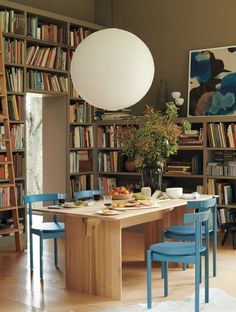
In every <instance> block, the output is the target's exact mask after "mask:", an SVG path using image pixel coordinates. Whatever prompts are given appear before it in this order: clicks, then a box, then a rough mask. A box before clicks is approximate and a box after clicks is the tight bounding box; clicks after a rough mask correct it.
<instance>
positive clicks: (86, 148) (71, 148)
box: [70, 147, 93, 151]
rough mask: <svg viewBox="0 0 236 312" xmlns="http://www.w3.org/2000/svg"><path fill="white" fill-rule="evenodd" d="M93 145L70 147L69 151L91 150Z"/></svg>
mask: <svg viewBox="0 0 236 312" xmlns="http://www.w3.org/2000/svg"><path fill="white" fill-rule="evenodd" d="M91 150H93V147H70V151H91Z"/></svg>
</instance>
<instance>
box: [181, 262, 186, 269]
mask: <svg viewBox="0 0 236 312" xmlns="http://www.w3.org/2000/svg"><path fill="white" fill-rule="evenodd" d="M182 269H183V271H185V270H186V263H182Z"/></svg>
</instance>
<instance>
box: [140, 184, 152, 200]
mask: <svg viewBox="0 0 236 312" xmlns="http://www.w3.org/2000/svg"><path fill="white" fill-rule="evenodd" d="M141 194H142V195H143V196H145V197H151V196H152V191H151V188H150V187H149V186H145V187H142V188H141Z"/></svg>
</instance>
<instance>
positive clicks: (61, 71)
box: [26, 65, 68, 75]
mask: <svg viewBox="0 0 236 312" xmlns="http://www.w3.org/2000/svg"><path fill="white" fill-rule="evenodd" d="M26 68H27V69H33V70H36V71H46V72H51V73H58V74H64V75H68V71H65V70H60V69H54V68H47V67H38V66H31V65H27V66H26Z"/></svg>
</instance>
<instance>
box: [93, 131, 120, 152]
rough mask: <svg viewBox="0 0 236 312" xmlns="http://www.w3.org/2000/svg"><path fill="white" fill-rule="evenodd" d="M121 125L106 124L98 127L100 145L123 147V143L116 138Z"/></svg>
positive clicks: (98, 142)
mask: <svg viewBox="0 0 236 312" xmlns="http://www.w3.org/2000/svg"><path fill="white" fill-rule="evenodd" d="M120 127H121V126H105V127H98V129H97V144H98V147H115V148H116V147H117V148H120V147H121V143H120V142H118V141H117V140H115V137H114V134H115V131H116V132H118V131H119V128H120Z"/></svg>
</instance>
